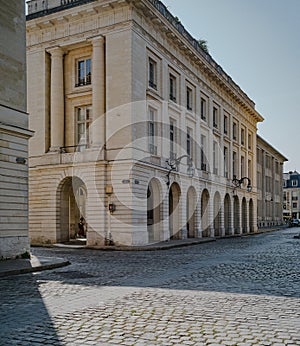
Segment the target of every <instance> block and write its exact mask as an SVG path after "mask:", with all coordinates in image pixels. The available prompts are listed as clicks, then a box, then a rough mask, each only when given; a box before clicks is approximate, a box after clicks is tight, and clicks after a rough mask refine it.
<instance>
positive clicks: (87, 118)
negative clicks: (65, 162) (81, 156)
mask: <svg viewBox="0 0 300 346" xmlns="http://www.w3.org/2000/svg"><path fill="white" fill-rule="evenodd" d="M76 121H77V145H78V150H79V151H82V150H84V149H86V148H88V147H89V145H90V136H89V127H90V123H91V121H92V108H91V106H85V107H78V108H76Z"/></svg>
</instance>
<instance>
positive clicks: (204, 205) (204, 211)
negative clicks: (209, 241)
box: [201, 189, 210, 237]
mask: <svg viewBox="0 0 300 346" xmlns="http://www.w3.org/2000/svg"><path fill="white" fill-rule="evenodd" d="M209 198H210V196H209V192H208V190H207V189H204V190H203V191H202V194H201V226H202V236H203V237H209V236H210V233H209Z"/></svg>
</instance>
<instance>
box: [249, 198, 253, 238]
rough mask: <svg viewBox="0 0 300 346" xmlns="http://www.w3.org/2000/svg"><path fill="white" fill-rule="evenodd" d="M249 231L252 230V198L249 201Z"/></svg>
mask: <svg viewBox="0 0 300 346" xmlns="http://www.w3.org/2000/svg"><path fill="white" fill-rule="evenodd" d="M249 231H250V232H251V233H253V232H254V204H253V200H252V198H251V199H250V201H249Z"/></svg>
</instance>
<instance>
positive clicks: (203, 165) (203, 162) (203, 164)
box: [201, 135, 207, 171]
mask: <svg viewBox="0 0 300 346" xmlns="http://www.w3.org/2000/svg"><path fill="white" fill-rule="evenodd" d="M201 170H202V171H206V170H207V167H206V137H205V136H203V135H201Z"/></svg>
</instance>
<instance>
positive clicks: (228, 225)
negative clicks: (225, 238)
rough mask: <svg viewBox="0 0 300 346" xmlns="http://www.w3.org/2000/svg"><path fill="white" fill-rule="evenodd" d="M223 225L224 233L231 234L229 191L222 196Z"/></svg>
mask: <svg viewBox="0 0 300 346" xmlns="http://www.w3.org/2000/svg"><path fill="white" fill-rule="evenodd" d="M224 227H225V235H231V200H230V196H229V193H227V194H226V195H225V198H224Z"/></svg>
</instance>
